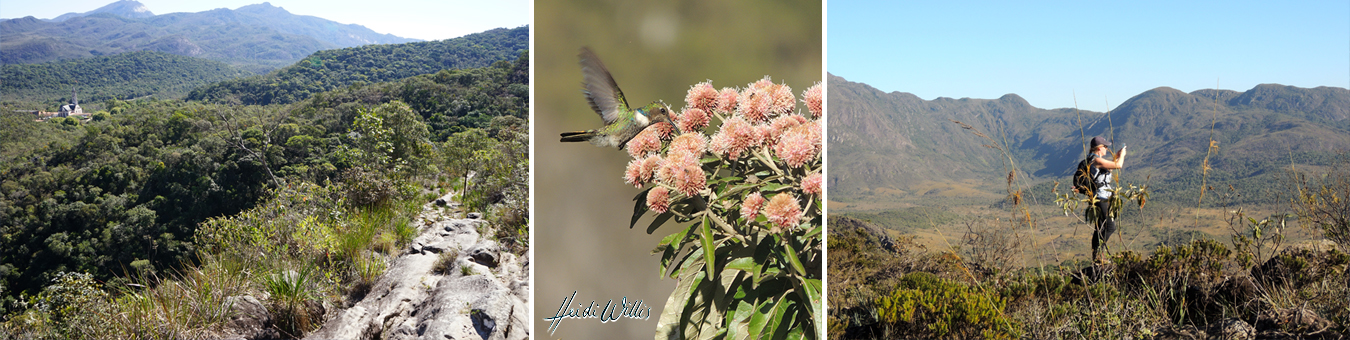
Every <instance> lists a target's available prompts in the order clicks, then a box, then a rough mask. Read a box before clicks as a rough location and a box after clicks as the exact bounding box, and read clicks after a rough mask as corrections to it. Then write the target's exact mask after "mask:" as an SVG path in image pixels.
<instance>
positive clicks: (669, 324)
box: [656, 270, 704, 339]
mask: <svg viewBox="0 0 1350 340" xmlns="http://www.w3.org/2000/svg"><path fill="white" fill-rule="evenodd" d="M689 274H692V276H681V277H680V278H679V280H678V281H677V283H676V284H675V291H672V292H671V293H670V297H669V298H667V299H666V306H665V307H664V308H663V309H662V310H661V317H660V318H658V319H657V321H656V338H658V339H663V338H664V339H669V338H676V339H678V338H683V337H682V336H679V335H682V334H681V333H683V332H684V330H683V329H681V326H683V324H682V323H681V322H680V320H681V319H683V318H684V310H685V307H686V305H688V304H690V303H692V302H693V301H692V297H693V296H694V292H695V291H697V290H698V287H699V286H700V285H701V283H703V282H704V280H703V279H704V272H703V271H701V270H700V271H691V272H689Z"/></svg>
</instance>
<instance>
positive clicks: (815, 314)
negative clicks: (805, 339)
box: [797, 279, 825, 332]
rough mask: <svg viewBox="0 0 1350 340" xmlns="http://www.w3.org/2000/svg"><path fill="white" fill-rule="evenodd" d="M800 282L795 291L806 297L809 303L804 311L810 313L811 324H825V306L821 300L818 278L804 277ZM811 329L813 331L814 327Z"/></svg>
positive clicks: (818, 325) (817, 325)
mask: <svg viewBox="0 0 1350 340" xmlns="http://www.w3.org/2000/svg"><path fill="white" fill-rule="evenodd" d="M801 284H802V287H801V288H799V289H797V292H798V293H800V294H802V295H804V296H803V297H804V298H806V303H807V304H808V305H809V306H808V307H809V308H807V309H806V311H807V312H808V313H810V316H811V320H812V321H813V323H814V325H813V326H815V327H820V326H821V325H824V324H825V311H824V310H823V308H825V307H824V303H823V301H821V283H820V280H818V279H806V280H802V282H801ZM811 331H812V332H815V330H814V329H813V330H811Z"/></svg>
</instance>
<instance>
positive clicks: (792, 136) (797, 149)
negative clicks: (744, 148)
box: [773, 121, 823, 168]
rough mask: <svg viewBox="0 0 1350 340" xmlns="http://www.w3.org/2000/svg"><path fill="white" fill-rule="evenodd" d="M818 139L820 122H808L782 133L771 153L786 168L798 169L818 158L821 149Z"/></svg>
mask: <svg viewBox="0 0 1350 340" xmlns="http://www.w3.org/2000/svg"><path fill="white" fill-rule="evenodd" d="M820 138H821V136H820V122H819V121H810V122H807V123H805V124H801V125H797V126H794V127H792V128H791V129H788V130H787V131H786V132H784V133H783V135H782V136H781V137H780V138H779V139H778V143H777V144H774V146H773V151H774V153H775V154H777V155H778V157H779V158H782V159H783V161H785V162H787V164H788V166H790V167H794V168H799V167H801V166H802V165H805V164H806V163H807V162H810V161H811V160H814V159H818V158H819V155H820V152H821V150H822V149H823V148H822V144H821V142H820Z"/></svg>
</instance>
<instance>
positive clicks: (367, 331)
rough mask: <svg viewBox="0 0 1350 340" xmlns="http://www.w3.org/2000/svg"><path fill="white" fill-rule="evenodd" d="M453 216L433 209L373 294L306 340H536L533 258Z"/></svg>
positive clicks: (476, 223)
mask: <svg viewBox="0 0 1350 340" xmlns="http://www.w3.org/2000/svg"><path fill="white" fill-rule="evenodd" d="M452 214H453V213H450V212H448V211H445V210H442V209H440V208H437V205H436V204H435V203H428V204H427V205H426V208H425V209H424V213H423V214H422V216H419V217H418V221H416V222H415V223H416V224H417V225H418V226H419V228H421V234H420V236H418V237H417V238H416V239H414V240H413V242H412V244H411V245H409V246H408V248H407V249H406V250H404V252H403V254H402V255H400V256H399V257H398V258H397V259H395V260H393V261H392V262H391V263H390V266H389V270H387V271H386V272H385V274H384V275H383V276H381V277H380V278H379V279H378V280H376V282H375V284H374V285H372V286H371V289H370V292H369V293H367V294H366V295H365V296H364V298H362V300H360V301H359V302H356V303H354V304H353V305H352V306H351V308H347V309H346V310H343V311H340V312H338V313H336V315H335V316H333V317H332V319H330V320H328V321H327V322H326V323H324V325H323V327H322V328H320V329H319V330H316V331H314V332H311V333H310V334H308V335H307V336H306V337H305V338H306V339H493V340H495V339H528V338H529V337H530V329H529V328H528V317H529V315H530V305H531V302H530V301H529V299H530V286H529V269H528V265H529V264H528V263H527V262H528V259H521V258H519V257H518V256H516V255H515V254H511V253H509V252H506V251H503V250H502V248H501V247H500V246H499V245H498V244H497V242H495V241H492V240H488V239H486V238H485V237H483V236H482V235H490V234H491V231H490V230H487V229H488V228H489V226H488V224H487V222H485V221H483V220H479V219H475V218H462V219H459V218H451V216H450V215H452ZM480 231H481V232H482V234H480ZM438 262H439V263H440V264H439V265H438Z"/></svg>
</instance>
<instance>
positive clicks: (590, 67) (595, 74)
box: [577, 47, 628, 125]
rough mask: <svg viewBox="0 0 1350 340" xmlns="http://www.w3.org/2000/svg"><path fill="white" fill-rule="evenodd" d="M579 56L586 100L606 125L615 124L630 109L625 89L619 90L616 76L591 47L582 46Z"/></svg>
mask: <svg viewBox="0 0 1350 340" xmlns="http://www.w3.org/2000/svg"><path fill="white" fill-rule="evenodd" d="M577 58H580V59H581V74H582V76H583V79H584V81H583V83H582V84H583V85H584V86H585V90H583V92H585V93H586V101H587V102H589V103H590V104H591V110H595V113H597V114H599V115H600V119H602V120H604V121H605V125H609V124H613V123H614V121H616V120H619V118H620V114H622V113H623V112H626V111H628V101H627V100H624V98H623V91H621V90H619V84H618V83H615V82H614V77H612V76H610V75H609V69H607V68H605V64H602V63H600V57H597V56H595V52H591V49H590V48H589V47H582V48H581V53H580V54H578V55H577Z"/></svg>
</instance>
